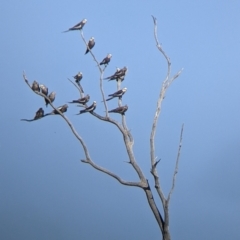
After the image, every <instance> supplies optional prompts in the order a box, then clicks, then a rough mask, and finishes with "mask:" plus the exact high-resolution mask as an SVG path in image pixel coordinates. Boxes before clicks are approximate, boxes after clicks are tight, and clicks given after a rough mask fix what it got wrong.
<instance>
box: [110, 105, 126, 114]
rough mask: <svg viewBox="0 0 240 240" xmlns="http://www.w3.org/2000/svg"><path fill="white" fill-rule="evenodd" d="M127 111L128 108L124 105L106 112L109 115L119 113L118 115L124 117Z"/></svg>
mask: <svg viewBox="0 0 240 240" xmlns="http://www.w3.org/2000/svg"><path fill="white" fill-rule="evenodd" d="M127 110H128V106H127V105H125V106H122V107H118V108H115V109H113V110H110V111H108V112H109V113H111V112H112V113H120V114H122V115H124V114H125V112H126V111H127Z"/></svg>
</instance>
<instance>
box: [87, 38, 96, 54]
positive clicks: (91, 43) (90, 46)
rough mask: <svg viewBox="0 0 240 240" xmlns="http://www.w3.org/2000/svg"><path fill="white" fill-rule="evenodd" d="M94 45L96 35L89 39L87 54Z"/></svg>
mask: <svg viewBox="0 0 240 240" xmlns="http://www.w3.org/2000/svg"><path fill="white" fill-rule="evenodd" d="M94 45H95V41H94V37H91V38H90V39H89V41H88V46H87V50H86V52H85V54H87V53H88V52H89V49H90V50H91V49H92V48H93V47H94Z"/></svg>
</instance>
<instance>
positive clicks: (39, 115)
mask: <svg viewBox="0 0 240 240" xmlns="http://www.w3.org/2000/svg"><path fill="white" fill-rule="evenodd" d="M42 117H44V111H43V109H42V108H39V109H38V110H37V112H36V114H35V117H34V118H33V119H21V121H27V122H32V121H35V120H38V119H40V118H42Z"/></svg>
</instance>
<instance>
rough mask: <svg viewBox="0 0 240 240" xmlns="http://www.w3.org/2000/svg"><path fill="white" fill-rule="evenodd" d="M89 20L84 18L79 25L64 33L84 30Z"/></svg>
mask: <svg viewBox="0 0 240 240" xmlns="http://www.w3.org/2000/svg"><path fill="white" fill-rule="evenodd" d="M86 22H87V19H86V18H84V19H83V20H82V21H81V22H79V23H78V24H76V25H75V26H73V27H71V28H69V29H68V30H66V31H64V32H69V31H72V30H82V28H83V26H84V25H85V24H86Z"/></svg>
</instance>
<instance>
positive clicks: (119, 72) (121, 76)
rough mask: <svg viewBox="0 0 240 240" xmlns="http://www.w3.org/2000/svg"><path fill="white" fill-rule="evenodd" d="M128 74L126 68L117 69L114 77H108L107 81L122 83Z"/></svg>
mask: <svg viewBox="0 0 240 240" xmlns="http://www.w3.org/2000/svg"><path fill="white" fill-rule="evenodd" d="M126 73H127V68H126V67H124V68H122V69H119V68H117V71H116V72H115V73H114V74H113V75H112V76H110V77H107V78H105V79H108V81H111V80H116V81H119V80H120V81H121V82H122V81H123V80H124V78H125V75H126Z"/></svg>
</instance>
